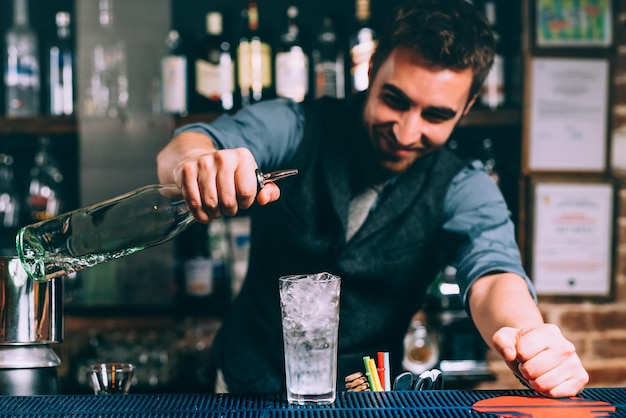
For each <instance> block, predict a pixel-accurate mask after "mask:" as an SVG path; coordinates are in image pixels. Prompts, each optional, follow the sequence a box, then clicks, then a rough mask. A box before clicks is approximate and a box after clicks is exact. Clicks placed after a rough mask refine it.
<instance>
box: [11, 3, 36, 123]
mask: <svg viewBox="0 0 626 418" xmlns="http://www.w3.org/2000/svg"><path fill="white" fill-rule="evenodd" d="M5 42H6V55H5V60H4V85H5V108H6V114H7V116H34V115H37V114H39V91H40V80H39V77H40V74H39V73H40V65H39V52H38V49H39V45H38V40H37V35H36V34H35V31H34V30H33V28H32V27H31V26H30V24H29V20H28V2H27V0H13V25H12V26H11V27H10V28H9V30H8V31H7V32H6V36H5Z"/></svg>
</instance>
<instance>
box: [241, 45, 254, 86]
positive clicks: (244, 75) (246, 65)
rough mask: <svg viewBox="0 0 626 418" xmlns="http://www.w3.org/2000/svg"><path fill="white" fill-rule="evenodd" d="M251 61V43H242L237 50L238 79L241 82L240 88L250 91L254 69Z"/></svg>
mask: <svg viewBox="0 0 626 418" xmlns="http://www.w3.org/2000/svg"><path fill="white" fill-rule="evenodd" d="M251 61H252V60H251V59H250V43H249V42H248V41H242V42H240V43H239V48H237V63H238V64H239V65H238V67H237V70H238V71H237V79H238V82H239V88H240V89H242V90H244V91H248V90H249V89H250V86H252V69H251V68H250V64H251Z"/></svg>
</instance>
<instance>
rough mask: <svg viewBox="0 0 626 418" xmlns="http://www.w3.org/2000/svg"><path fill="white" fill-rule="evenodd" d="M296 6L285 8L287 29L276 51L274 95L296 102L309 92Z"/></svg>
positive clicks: (306, 63)
mask: <svg viewBox="0 0 626 418" xmlns="http://www.w3.org/2000/svg"><path fill="white" fill-rule="evenodd" d="M297 19H298V8H297V7H296V6H289V7H288V8H287V29H286V31H285V32H284V33H283V34H282V35H281V37H280V44H279V46H278V49H277V51H276V57H275V70H276V95H277V96H279V97H286V98H289V99H292V100H294V101H296V102H302V101H304V99H305V97H306V95H307V93H308V92H309V59H308V58H307V55H306V53H305V48H304V45H303V44H302V40H301V38H300V28H299V27H298V22H297Z"/></svg>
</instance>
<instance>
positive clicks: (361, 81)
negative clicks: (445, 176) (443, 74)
mask: <svg viewBox="0 0 626 418" xmlns="http://www.w3.org/2000/svg"><path fill="white" fill-rule="evenodd" d="M338 3H340V4H338ZM399 3H400V0H393V1H391V2H381V1H377V0H352V1H348V2H331V1H324V0H321V1H319V2H315V3H314V4H309V3H303V2H299V3H296V2H288V3H287V4H281V5H278V4H277V3H275V2H268V1H263V0H242V1H239V2H225V1H222V2H219V1H218V2H215V4H213V3H212V4H210V5H209V4H207V5H204V6H198V7H195V8H194V9H193V10H191V9H189V8H188V7H187V6H184V5H183V4H180V3H175V4H173V10H172V13H173V17H172V32H170V34H169V35H168V38H167V42H166V43H167V46H168V48H169V53H168V54H167V55H166V56H165V57H164V60H163V63H164V64H163V77H162V81H163V99H164V101H163V103H162V108H163V110H165V111H167V112H170V113H173V114H175V115H177V118H176V124H177V125H180V124H184V123H187V122H194V121H197V120H203V118H204V117H207V118H212V115H219V114H220V113H222V112H233V111H236V110H237V109H239V108H242V107H244V106H246V105H248V104H251V103H254V102H257V101H261V100H265V99H270V98H275V97H286V98H291V99H293V100H295V101H298V102H302V101H306V100H310V99H312V98H315V97H319V96H321V95H327V96H334V97H345V96H346V95H349V94H351V93H352V92H356V91H361V90H365V89H366V88H367V86H368V83H369V80H368V63H369V58H370V56H371V54H372V52H373V49H374V48H375V46H376V43H377V33H379V32H380V30H381V29H382V26H383V24H384V18H385V17H386V16H387V15H388V13H389V10H391V8H392V7H393V6H395V5H396V4H399ZM473 3H474V4H475V6H476V7H477V8H480V9H481V10H483V11H484V13H485V15H486V16H487V17H488V20H489V21H490V22H491V24H492V25H493V27H494V29H495V30H496V32H497V34H498V36H497V39H498V54H497V57H496V60H495V65H494V69H493V71H492V72H491V74H490V76H489V78H488V80H487V82H486V83H485V87H484V89H483V91H482V92H481V94H480V97H479V99H478V100H477V102H476V104H475V106H474V109H473V111H472V112H470V114H469V115H468V116H467V117H466V118H464V119H463V121H462V122H461V126H474V125H500V126H503V125H516V126H519V125H521V122H522V117H521V104H520V103H521V102H520V100H521V99H520V97H521V77H522V74H521V69H520V68H521V66H519V65H518V64H519V62H521V61H520V48H521V47H520V45H521V40H520V35H519V32H520V31H519V28H520V25H521V22H519V21H517V20H519V14H518V13H514V14H511V13H508V14H507V13H505V12H508V11H511V7H512V6H511V5H510V4H509V3H508V2H505V1H502V0H474V1H473ZM513 11H514V12H519V10H513ZM515 16H517V17H515ZM175 63H176V64H175Z"/></svg>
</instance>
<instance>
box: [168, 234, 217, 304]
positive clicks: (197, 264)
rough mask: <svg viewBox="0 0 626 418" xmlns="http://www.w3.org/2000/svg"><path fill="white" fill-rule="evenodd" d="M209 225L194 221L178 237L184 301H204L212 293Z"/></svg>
mask: <svg viewBox="0 0 626 418" xmlns="http://www.w3.org/2000/svg"><path fill="white" fill-rule="evenodd" d="M208 228H209V226H208V225H206V224H200V223H196V224H194V225H193V226H192V227H191V228H188V229H187V230H186V231H185V232H184V233H183V234H181V235H180V236H179V237H180V238H181V239H180V240H178V241H179V242H178V245H177V247H180V251H179V254H178V257H179V259H180V260H181V262H182V274H183V286H182V291H183V292H182V296H183V297H182V300H183V302H185V303H196V302H202V301H206V299H207V298H208V297H209V296H210V295H211V294H212V293H213V283H214V278H213V275H214V268H213V260H212V258H211V254H210V248H209V234H208Z"/></svg>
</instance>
